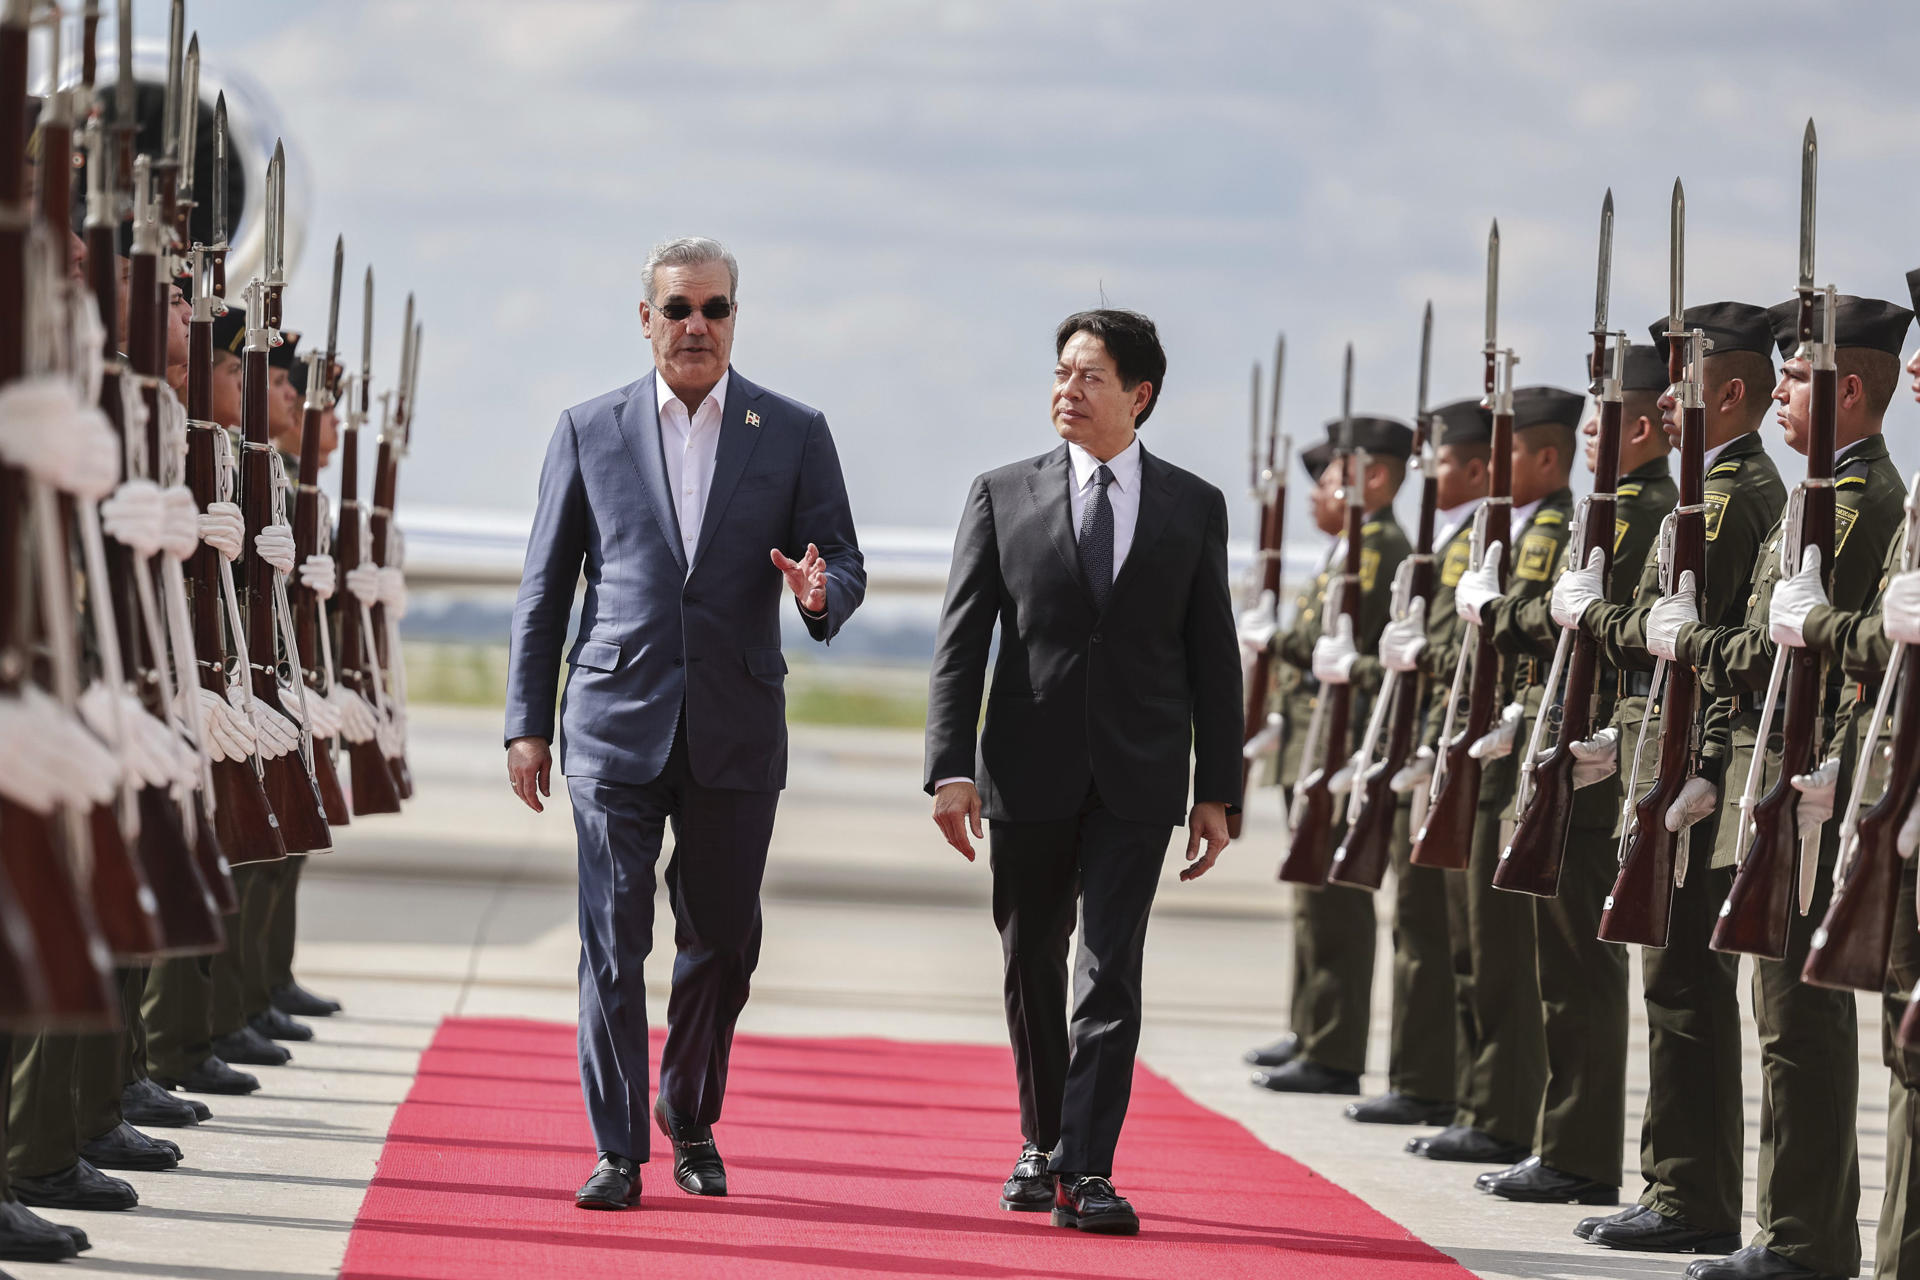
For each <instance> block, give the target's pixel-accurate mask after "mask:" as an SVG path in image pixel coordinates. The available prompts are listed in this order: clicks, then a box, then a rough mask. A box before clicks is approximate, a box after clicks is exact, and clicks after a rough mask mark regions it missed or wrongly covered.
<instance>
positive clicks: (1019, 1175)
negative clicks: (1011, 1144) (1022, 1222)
mask: <svg viewBox="0 0 1920 1280" xmlns="http://www.w3.org/2000/svg"><path fill="white" fill-rule="evenodd" d="M1052 1155H1053V1153H1052V1152H1051V1151H1042V1150H1041V1149H1040V1148H1038V1147H1036V1146H1034V1145H1033V1144H1032V1143H1031V1142H1029V1143H1028V1144H1027V1145H1026V1146H1024V1147H1022V1148H1020V1158H1019V1159H1018V1160H1017V1161H1015V1162H1014V1165H1013V1176H1012V1177H1010V1178H1008V1179H1007V1181H1006V1184H1005V1185H1003V1186H1002V1187H1001V1188H1000V1207H1001V1208H1002V1209H1011V1210H1013V1211H1014V1212H1016V1213H1045V1212H1046V1211H1047V1210H1049V1209H1051V1208H1053V1173H1052V1172H1051V1171H1050V1170H1049V1169H1048V1168H1047V1161H1048V1160H1049V1159H1050V1158H1052Z"/></svg>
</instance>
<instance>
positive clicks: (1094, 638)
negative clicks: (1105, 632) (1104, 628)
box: [1093, 631, 1100, 644]
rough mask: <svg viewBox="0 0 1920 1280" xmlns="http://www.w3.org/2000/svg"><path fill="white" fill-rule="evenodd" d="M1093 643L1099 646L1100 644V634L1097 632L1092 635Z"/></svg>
mask: <svg viewBox="0 0 1920 1280" xmlns="http://www.w3.org/2000/svg"><path fill="white" fill-rule="evenodd" d="M1093 642H1094V643H1095V644H1099V643H1100V633H1099V632H1098V631H1096V632H1094V633H1093Z"/></svg>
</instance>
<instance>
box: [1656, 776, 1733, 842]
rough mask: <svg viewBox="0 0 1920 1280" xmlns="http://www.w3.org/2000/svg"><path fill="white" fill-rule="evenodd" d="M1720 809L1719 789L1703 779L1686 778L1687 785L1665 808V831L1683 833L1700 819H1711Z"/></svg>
mask: <svg viewBox="0 0 1920 1280" xmlns="http://www.w3.org/2000/svg"><path fill="white" fill-rule="evenodd" d="M1719 807H1720V788H1718V787H1716V786H1714V785H1713V784H1712V783H1711V782H1708V781H1707V780H1706V779H1705V778H1688V779H1687V785H1685V786H1684V787H1681V788H1680V794H1679V795H1677V796H1675V797H1674V800H1673V803H1672V804H1670V805H1668V806H1667V816H1666V823H1667V830H1669V831H1674V832H1679V831H1685V830H1686V829H1687V828H1688V827H1690V826H1692V825H1693V824H1694V823H1696V822H1698V821H1700V819H1702V818H1706V817H1711V816H1712V815H1713V811H1714V810H1715V809H1718V808H1719Z"/></svg>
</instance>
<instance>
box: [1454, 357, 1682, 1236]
mask: <svg viewBox="0 0 1920 1280" xmlns="http://www.w3.org/2000/svg"><path fill="white" fill-rule="evenodd" d="M1666 387H1667V358H1666V354H1665V353H1664V352H1663V351H1660V350H1659V349H1658V348H1655V347H1650V346H1632V347H1629V348H1628V349H1627V356H1626V361H1625V376H1624V378H1623V379H1622V383H1621V414H1620V418H1621V425H1620V446H1619V447H1620V455H1619V469H1620V472H1621V475H1620V479H1619V483H1618V485H1617V486H1616V488H1615V489H1614V495H1615V501H1614V502H1613V503H1612V504H1611V505H1610V506H1609V505H1597V506H1595V507H1594V508H1592V509H1590V513H1589V517H1588V518H1590V519H1610V520H1611V522H1612V525H1613V528H1612V530H1611V532H1612V536H1613V565H1612V569H1611V572H1610V574H1609V576H1608V579H1607V586H1608V591H1607V598H1608V599H1609V600H1610V601H1612V602H1614V603H1616V604H1621V605H1625V604H1629V603H1631V601H1632V598H1633V594H1634V591H1635V589H1636V587H1637V585H1638V583H1639V581H1640V575H1641V571H1642V568H1643V567H1644V566H1645V565H1646V563H1647V560H1648V558H1649V555H1650V553H1651V552H1652V551H1653V548H1654V544H1655V542H1656V541H1657V539H1658V537H1659V532H1660V522H1661V520H1662V519H1664V518H1665V516H1666V514H1667V512H1669V511H1671V510H1672V509H1673V506H1674V503H1675V501H1676V500H1677V498H1678V496H1679V491H1678V489H1677V488H1676V487H1675V485H1674V482H1673V476H1672V474H1671V471H1670V469H1669V466H1668V461H1667V454H1668V452H1669V448H1670V446H1669V443H1668V440H1667V436H1666V432H1665V431H1663V430H1662V429H1661V426H1660V404H1659V399H1660V395H1661V393H1662V392H1664V391H1665V390H1666ZM1599 430H1600V419H1599V415H1598V412H1597V410H1596V412H1594V413H1593V414H1590V415H1589V416H1588V418H1587V420H1586V423H1585V425H1584V426H1583V427H1582V428H1581V432H1582V434H1583V435H1585V436H1586V437H1587V440H1588V444H1587V457H1586V461H1587V466H1588V468H1589V469H1590V470H1591V469H1593V468H1594V467H1595V466H1596V464H1597V457H1596V448H1597V445H1598V437H1599ZM1578 554H1579V549H1578V547H1577V546H1576V544H1575V543H1574V541H1573V540H1572V539H1569V540H1568V541H1567V542H1566V543H1564V544H1563V546H1562V549H1561V554H1560V560H1559V563H1558V565H1557V566H1556V568H1555V570H1554V577H1555V578H1556V580H1557V579H1558V578H1559V577H1560V576H1561V575H1562V574H1564V573H1565V572H1566V571H1567V570H1568V569H1569V568H1571V567H1572V566H1573V564H1575V563H1577V561H1578ZM1598 555H1599V553H1598V552H1596V553H1595V556H1596V557H1598ZM1593 567H1594V568H1595V569H1596V570H1597V568H1598V564H1597V563H1596V564H1595V565H1594V566H1593ZM1550 608H1551V602H1550V598H1542V597H1539V596H1529V597H1528V598H1527V600H1526V602H1525V603H1524V604H1522V605H1520V606H1518V607H1516V608H1513V609H1511V610H1509V611H1508V613H1507V616H1506V618H1505V619H1504V622H1503V626H1502V628H1501V629H1500V630H1496V632H1495V638H1496V641H1498V642H1499V643H1501V644H1503V645H1507V644H1511V645H1513V646H1515V647H1516V649H1518V650H1519V651H1523V652H1531V653H1533V654H1534V655H1536V656H1538V655H1540V654H1544V653H1551V652H1552V650H1553V646H1554V645H1555V644H1557V643H1558V641H1559V635H1560V628H1559V625H1558V624H1557V623H1556V620H1555V619H1554V618H1553V617H1552V616H1551V613H1550ZM1598 675H1599V677H1600V678H1599V681H1598V687H1599V691H1600V699H1601V701H1600V704H1599V706H1598V708H1597V710H1596V713H1595V723H1597V724H1605V723H1607V722H1608V720H1609V719H1611V715H1612V711H1613V704H1614V702H1615V701H1616V700H1617V699H1618V698H1619V696H1620V695H1621V693H1622V688H1621V685H1622V683H1623V678H1622V677H1623V673H1619V672H1615V671H1612V670H1609V669H1607V668H1605V667H1604V666H1602V667H1601V668H1600V669H1599V672H1598ZM1534 692H1535V693H1536V694H1537V693H1538V692H1539V688H1538V686H1536V688H1535V690H1534ZM1538 714H1539V703H1538V700H1537V699H1536V700H1534V701H1533V704H1532V705H1531V706H1530V707H1529V709H1528V715H1529V718H1532V717H1534V716H1537V715H1538ZM1610 736H1612V737H1614V738H1617V737H1618V736H1619V730H1618V729H1614V730H1612V731H1611V735H1610ZM1575 760H1576V770H1577V771H1578V769H1579V763H1578V762H1579V761H1580V755H1579V753H1578V752H1577V751H1576V753H1575ZM1582 781H1585V779H1584V778H1582V777H1580V776H1579V775H1578V772H1576V777H1575V783H1574V785H1575V787H1576V790H1575V792H1574V802H1573V818H1572V824H1571V826H1570V827H1569V829H1568V836H1567V844H1566V852H1565V855H1564V862H1563V864H1562V869H1561V873H1560V886H1559V893H1558V894H1556V895H1555V896H1553V897H1536V898H1534V899H1533V916H1534V935H1535V938H1534V941H1535V947H1536V949H1537V966H1536V968H1537V971H1538V974H1539V981H1540V999H1541V1007H1542V1009H1543V1011H1544V1014H1545V1029H1546V1037H1547V1086H1546V1095H1545V1101H1544V1103H1543V1104H1542V1106H1541V1109H1540V1121H1539V1127H1538V1130H1537V1132H1536V1133H1535V1136H1534V1143H1533V1154H1532V1156H1530V1157H1529V1158H1528V1159H1526V1160H1523V1161H1521V1162H1520V1163H1518V1164H1516V1165H1514V1166H1512V1167H1511V1168H1509V1169H1506V1170H1503V1171H1501V1172H1498V1173H1489V1174H1484V1175H1482V1176H1481V1177H1480V1178H1478V1179H1476V1182H1475V1185H1476V1186H1478V1187H1479V1188H1480V1189H1481V1190H1483V1191H1488V1192H1491V1193H1492V1194H1494V1195H1496V1196H1500V1197H1502V1198H1504V1199H1507V1200H1518V1201H1528V1202H1536V1203H1553V1204H1564V1203H1568V1202H1573V1203H1577V1204H1616V1203H1618V1202H1619V1198H1620V1177H1621V1159H1620V1150H1621V1136H1622V1133H1623V1131H1624V1129H1625V1127H1626V1088H1627V1078H1626V1077H1627V985H1628V975H1627V953H1626V951H1625V949H1624V948H1621V947H1617V946H1613V945H1611V944H1609V943H1605V942H1601V941H1600V940H1599V939H1598V938H1596V937H1595V932H1596V931H1597V930H1598V928H1599V925H1600V912H1601V906H1602V904H1603V903H1604V901H1605V900H1606V896H1607V892H1608V890H1609V889H1610V888H1611V887H1612V885H1613V879H1614V873H1615V871H1616V870H1617V869H1618V867H1617V847H1616V844H1615V840H1614V824H1615V822H1616V821H1617V820H1618V818H1619V813H1620V794H1621V784H1620V780H1619V777H1618V774H1617V772H1616V771H1614V770H1612V769H1611V768H1609V769H1608V770H1607V772H1606V776H1604V777H1602V778H1598V779H1595V780H1594V781H1593V782H1592V783H1591V784H1589V785H1587V786H1584V787H1583V786H1581V785H1580V783H1581V782H1582Z"/></svg>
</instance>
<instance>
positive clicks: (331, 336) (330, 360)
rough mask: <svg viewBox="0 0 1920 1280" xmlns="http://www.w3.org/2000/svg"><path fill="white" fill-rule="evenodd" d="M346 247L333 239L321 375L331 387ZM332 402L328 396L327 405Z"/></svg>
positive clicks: (342, 240)
mask: <svg viewBox="0 0 1920 1280" xmlns="http://www.w3.org/2000/svg"><path fill="white" fill-rule="evenodd" d="M346 261H347V245H346V237H345V236H335V237H334V239H333V289H332V292H331V293H330V294H329V295H328V301H327V363H326V366H325V367H324V368H323V369H322V370H321V374H322V375H323V376H324V377H325V378H326V380H327V386H328V387H329V388H331V387H332V386H333V366H334V361H335V359H336V357H337V356H338V354H339V351H340V276H341V272H342V271H344V270H345V268H346ZM331 402H332V397H331V396H330V395H329V397H328V403H331Z"/></svg>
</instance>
